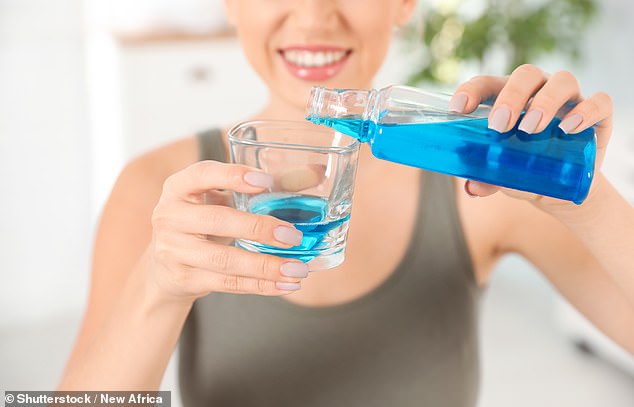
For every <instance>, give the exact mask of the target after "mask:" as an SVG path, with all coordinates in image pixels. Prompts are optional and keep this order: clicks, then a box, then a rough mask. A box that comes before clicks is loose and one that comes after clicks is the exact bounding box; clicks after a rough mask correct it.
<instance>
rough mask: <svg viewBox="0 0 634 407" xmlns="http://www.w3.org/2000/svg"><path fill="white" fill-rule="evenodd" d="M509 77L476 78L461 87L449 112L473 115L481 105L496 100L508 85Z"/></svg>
mask: <svg viewBox="0 0 634 407" xmlns="http://www.w3.org/2000/svg"><path fill="white" fill-rule="evenodd" d="M507 79H508V78H507V77H499V76H476V77H474V78H471V79H470V80H468V81H467V82H465V83H463V84H462V85H460V86H459V87H458V88H457V89H456V91H455V93H454V95H453V97H452V98H451V101H450V102H449V110H450V111H453V112H457V113H471V112H473V111H474V110H475V109H476V108H477V107H478V105H479V104H480V103H482V102H484V101H487V100H491V99H495V97H496V96H497V95H498V93H500V91H501V90H502V88H503V87H504V85H505V84H506V81H507Z"/></svg>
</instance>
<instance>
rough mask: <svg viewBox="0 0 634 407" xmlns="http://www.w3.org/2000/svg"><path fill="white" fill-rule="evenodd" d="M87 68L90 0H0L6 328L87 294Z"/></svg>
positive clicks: (2, 319) (71, 305) (0, 227)
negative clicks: (85, 28)
mask: <svg viewBox="0 0 634 407" xmlns="http://www.w3.org/2000/svg"><path fill="white" fill-rule="evenodd" d="M83 68H84V66H83V50H82V14H81V0H56V1H50V0H0V174H1V175H0V194H1V196H2V199H1V200H0V281H1V283H0V326H3V325H5V324H9V323H12V322H18V321H20V322H24V321H25V320H26V321H29V320H41V319H46V318H47V317H49V316H51V315H55V314H57V313H61V312H64V311H69V310H76V309H78V307H80V306H81V305H82V303H83V300H84V296H85V288H86V283H87V272H86V271H87V269H88V257H89V254H88V252H89V246H90V243H91V240H92V235H91V228H90V224H89V218H88V209H89V201H88V200H89V194H88V192H89V187H90V170H89V169H90V157H89V137H88V134H87V132H86V117H85V102H86V98H85V94H84V83H83V79H84V70H83Z"/></svg>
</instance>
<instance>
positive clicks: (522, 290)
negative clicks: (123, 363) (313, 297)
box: [0, 0, 634, 407]
mask: <svg viewBox="0 0 634 407" xmlns="http://www.w3.org/2000/svg"><path fill="white" fill-rule="evenodd" d="M632 21H634V3H633V2H627V1H622V0H600V3H599V0H595V1H592V0H558V1H551V2H546V1H538V0H524V1H520V0H506V1H503V0H497V1H485V0H469V1H467V0H465V1H459V0H454V1H451V0H434V1H427V2H425V4H423V5H422V7H421V10H420V14H419V16H418V17H417V19H416V21H415V22H414V23H413V24H412V26H411V27H407V28H405V29H403V30H401V31H400V32H398V33H396V34H395V35H396V37H397V38H396V41H395V45H394V46H393V48H392V49H391V51H390V56H389V58H388V61H387V63H386V65H385V66H384V68H383V70H382V71H381V73H380V75H379V77H378V79H377V83H376V86H377V87H380V86H384V85H387V84H390V83H406V82H409V83H415V84H417V85H418V86H421V87H428V88H440V89H443V90H446V91H451V90H452V89H453V88H454V87H455V85H456V84H457V83H459V82H461V81H463V80H466V79H468V78H469V77H471V76H473V75H475V74H477V73H479V72H486V73H489V74H502V73H507V72H508V68H509V66H512V65H513V64H515V63H517V62H519V61H523V60H528V61H530V62H532V63H535V64H537V65H539V66H541V67H543V68H544V69H545V70H547V71H551V72H554V71H556V70H560V69H568V70H571V71H573V72H574V73H576V74H577V75H578V78H579V80H580V82H581V84H582V86H583V89H584V94H585V95H589V94H591V93H593V92H596V91H599V90H602V91H607V92H608V93H610V94H611V95H612V97H613V99H614V104H615V107H616V126H615V132H614V135H613V141H612V143H611V147H610V149H609V151H608V157H607V159H606V163H605V165H604V170H605V172H606V173H607V175H608V177H609V178H610V180H611V181H612V182H613V183H614V184H615V185H616V186H617V187H618V188H619V189H620V190H621V191H622V193H623V194H624V195H625V196H626V197H627V198H628V199H630V200H631V201H632V202H634V96H633V94H632V93H633V92H634V86H633V85H632V71H633V68H634V48H633V47H632V40H631V39H632V38H634V24H632ZM236 89H239V90H240V91H239V92H236V91H235V90H236ZM265 98H266V89H265V88H264V87H263V85H262V84H261V83H259V81H258V79H257V77H256V76H255V74H254V73H253V72H252V71H251V70H250V68H249V66H248V65H247V63H246V61H245V59H244V57H243V56H242V54H241V51H240V49H239V46H238V44H237V39H236V37H235V34H234V33H233V32H232V30H231V29H230V27H228V26H227V24H226V22H225V20H224V17H223V13H222V4H221V1H220V0H180V1H169V0H160V1H159V0H152V1H150V0H136V1H131V0H128V1H125V0H117V1H114V0H111V1H105V0H86V1H81V0H56V1H50V0H0V173H1V174H2V176H0V191H1V194H2V196H3V198H2V199H1V200H0V282H1V283H0V390H29V389H30V390H47V389H52V388H54V386H55V385H56V384H57V381H58V379H59V376H60V374H61V371H62V368H63V365H64V363H65V360H66V358H67V357H68V354H69V352H70V349H71V346H72V343H73V340H74V337H75V334H76V332H77V329H78V326H79V322H80V319H81V316H82V310H83V307H84V303H85V301H86V294H87V287H88V282H89V270H90V256H91V254H90V252H91V246H92V242H93V238H94V229H95V225H96V222H97V220H98V217H99V212H100V210H101V207H102V205H103V203H104V200H105V199H106V197H107V196H108V193H109V190H110V188H111V187H112V184H113V182H114V180H115V178H116V176H117V174H118V172H119V171H120V169H121V168H122V166H123V165H124V163H125V162H126V161H128V160H130V159H131V158H133V157H134V156H136V155H138V154H140V153H142V152H144V151H147V150H149V149H152V148H154V147H156V146H159V145H161V144H163V143H165V142H167V141H170V140H173V139H175V138H180V137H184V136H187V135H190V134H192V133H193V132H195V131H199V130H203V129H206V128H209V127H211V126H215V125H220V124H228V123H230V122H232V121H236V120H239V119H240V118H241V117H242V116H243V115H244V114H245V112H251V111H253V110H255V109H256V108H257V107H258V106H260V105H261V104H263V103H264V101H265ZM481 312H482V330H481V338H482V341H481V347H482V352H483V361H482V369H483V387H482V393H481V401H480V405H482V406H487V407H497V406H509V405H513V406H516V407H520V406H531V407H532V406H534V405H541V406H598V405H605V406H612V407H616V406H632V405H634V360H633V358H632V356H631V355H629V354H627V353H626V352H625V351H623V350H622V349H620V348H619V347H618V346H616V345H614V344H613V343H612V342H611V341H610V340H609V339H607V338H605V337H604V336H603V335H602V334H600V333H599V332H597V331H596V330H595V329H594V328H593V327H592V326H590V325H589V324H588V323H587V322H586V321H585V320H584V319H583V318H582V317H581V316H579V315H578V314H577V313H576V312H574V311H573V310H572V309H571V308H570V307H569V306H568V305H567V304H566V303H565V301H563V300H562V299H561V298H560V297H559V295H558V294H557V293H556V292H555V291H554V290H553V289H552V287H551V286H550V285H549V284H548V283H547V282H546V281H545V280H544V279H543V278H542V277H541V276H540V275H539V273H538V272H537V271H536V270H535V269H534V268H533V267H532V266H531V265H530V264H528V263H527V262H525V261H523V260H522V259H520V258H518V257H514V256H509V257H508V258H505V259H504V260H503V261H502V262H501V264H500V265H499V266H498V268H497V270H496V272H495V274H494V278H493V281H492V283H491V285H490V287H489V288H488V289H487V293H486V295H485V298H484V301H483V306H482V310H481ZM174 362H175V361H174V360H172V363H171V364H170V368H169V369H168V372H167V374H166V376H165V379H164V383H163V387H164V389H165V390H172V391H174V393H173V400H172V402H173V403H174V405H176V406H178V405H180V400H179V396H178V391H177V385H176V377H175V370H174Z"/></svg>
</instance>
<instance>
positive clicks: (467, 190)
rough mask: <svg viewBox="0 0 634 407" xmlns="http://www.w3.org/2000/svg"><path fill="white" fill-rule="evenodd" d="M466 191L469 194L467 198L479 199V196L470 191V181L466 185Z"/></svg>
mask: <svg viewBox="0 0 634 407" xmlns="http://www.w3.org/2000/svg"><path fill="white" fill-rule="evenodd" d="M464 191H465V192H466V193H467V196H468V197H469V198H477V197H478V196H477V195H473V194H472V193H471V191H469V181H467V182H465V183H464Z"/></svg>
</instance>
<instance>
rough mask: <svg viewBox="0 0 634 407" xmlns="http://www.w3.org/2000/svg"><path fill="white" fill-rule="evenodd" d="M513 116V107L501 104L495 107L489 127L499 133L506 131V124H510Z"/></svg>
mask: <svg viewBox="0 0 634 407" xmlns="http://www.w3.org/2000/svg"><path fill="white" fill-rule="evenodd" d="M510 118H511V109H509V108H508V107H507V106H500V107H498V108H497V109H495V112H493V116H491V118H490V119H489V128H490V129H491V130H495V131H497V132H498V133H504V132H505V131H506V126H507V125H508V124H509V119H510Z"/></svg>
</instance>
